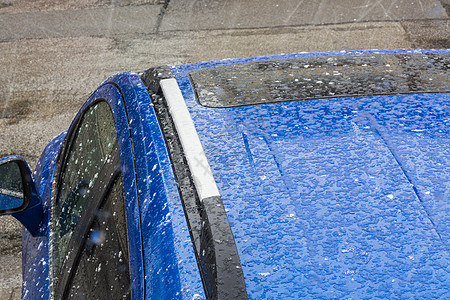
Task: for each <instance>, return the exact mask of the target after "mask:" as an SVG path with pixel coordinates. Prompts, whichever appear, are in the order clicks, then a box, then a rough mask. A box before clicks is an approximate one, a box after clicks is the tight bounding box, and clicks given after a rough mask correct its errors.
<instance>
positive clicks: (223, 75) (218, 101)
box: [189, 53, 450, 107]
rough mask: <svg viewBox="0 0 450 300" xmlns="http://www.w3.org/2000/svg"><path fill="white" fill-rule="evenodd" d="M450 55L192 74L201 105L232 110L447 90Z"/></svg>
mask: <svg viewBox="0 0 450 300" xmlns="http://www.w3.org/2000/svg"><path fill="white" fill-rule="evenodd" d="M449 68H450V55H449V54H446V53H441V54H383V55H379V54H378V55H377V54H370V55H352V56H328V57H326V56H325V57H301V58H294V59H286V60H276V61H264V62H255V63H246V64H239V65H229V66H220V67H213V68H205V69H199V70H195V71H192V72H190V73H189V75H190V78H191V80H192V83H193V85H194V88H195V93H196V95H197V98H198V101H199V102H200V104H202V105H204V106H208V107H232V106H241V105H251V104H263V103H272V102H282V101H298V100H313V99H320V98H334V97H354V96H373V95H390V94H409V93H435V92H436V93H439V92H448V91H450V84H449V82H450V72H449Z"/></svg>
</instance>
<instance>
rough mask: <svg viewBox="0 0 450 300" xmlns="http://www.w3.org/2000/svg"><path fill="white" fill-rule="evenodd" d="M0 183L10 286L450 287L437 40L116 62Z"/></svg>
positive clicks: (282, 290)
mask: <svg viewBox="0 0 450 300" xmlns="http://www.w3.org/2000/svg"><path fill="white" fill-rule="evenodd" d="M0 194H1V196H0V208H1V213H2V214H12V215H13V216H14V217H16V218H17V219H18V220H19V221H20V222H22V224H23V225H24V227H25V229H24V232H23V288H22V298H23V299H41V298H42V299H205V298H206V299H301V298H308V299H331V298H337V299H341V298H342V299H350V298H352V299H360V298H365V299H367V298H380V299H387V298H389V299H403V298H405V299H449V298H450V255H449V249H450V200H449V195H450V50H448V49H447V50H370V51H340V52H326V53H299V54H288V55H274V56H263V57H251V58H241V59H229V60H219V61H212V62H204V63H194V64H186V65H179V66H172V67H157V68H152V69H149V70H147V71H145V72H142V73H140V74H135V73H121V74H118V75H115V76H112V77H111V78H109V79H107V80H106V81H105V82H104V83H103V84H101V85H100V87H99V88H98V89H97V90H96V91H95V92H94V93H93V94H92V95H91V96H90V97H89V99H88V100H87V102H86V103H85V104H84V106H83V107H82V108H81V110H80V112H79V113H78V115H77V116H76V118H75V119H74V121H73V122H72V125H71V126H70V127H69V129H68V131H65V132H63V133H61V134H60V135H59V136H57V137H55V138H54V139H53V140H52V141H51V142H50V143H49V144H48V146H47V147H46V148H45V150H44V152H43V153H42V156H41V157H40V159H39V162H38V164H37V166H36V169H35V170H34V172H31V171H30V169H29V167H28V164H27V163H26V162H25V161H24V159H23V158H21V157H19V156H9V157H6V158H4V159H2V160H1V161H0Z"/></svg>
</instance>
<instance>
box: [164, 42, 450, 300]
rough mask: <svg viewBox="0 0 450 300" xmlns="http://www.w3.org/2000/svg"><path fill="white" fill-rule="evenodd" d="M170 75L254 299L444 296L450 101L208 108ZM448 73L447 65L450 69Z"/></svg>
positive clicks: (183, 73) (400, 98) (434, 96)
mask: <svg viewBox="0 0 450 300" xmlns="http://www.w3.org/2000/svg"><path fill="white" fill-rule="evenodd" d="M388 53H446V54H448V53H450V50H370V51H340V52H327V53H300V54H289V55H276V56H265V57H256V58H242V59H232V60H221V61H214V62H205V63H197V64H188V65H181V66H173V67H171V69H172V72H173V74H174V75H175V78H176V80H177V82H178V85H179V87H180V89H181V92H182V95H183V97H184V99H185V101H186V105H187V107H188V109H189V112H190V115H191V117H192V119H193V122H194V124H195V128H196V130H197V132H198V135H199V137H200V140H201V143H202V145H203V148H204V151H205V153H206V157H207V159H208V162H209V164H210V166H211V170H212V173H213V176H214V178H215V181H216V183H217V186H218V188H219V191H220V195H221V197H222V201H223V204H224V206H225V209H226V211H227V218H228V221H229V223H230V226H231V230H232V232H233V235H234V239H235V242H236V246H237V250H238V253H239V257H240V260H241V265H242V268H243V273H244V277H245V284H246V287H247V292H248V294H249V297H250V298H266V297H268V298H270V297H280V298H283V297H294V298H295V297H305V296H310V297H315V298H316V297H330V296H331V297H344V296H348V295H351V296H354V297H362V296H367V295H373V296H381V297H388V296H389V297H392V296H400V295H415V296H418V295H422V296H424V297H443V296H444V295H448V293H449V291H448V282H449V280H450V274H449V271H448V266H449V265H450V264H449V262H450V258H449V255H448V247H449V241H450V228H449V226H450V221H449V218H450V214H449V209H450V208H449V204H448V201H447V200H448V195H447V194H448V187H447V185H448V182H449V180H450V159H449V158H450V138H449V137H450V135H449V126H448V125H449V124H448V118H449V103H450V95H449V94H448V92H447V93H426V94H407V95H404V94H398V95H382V96H369V97H344V98H327V99H320V100H313V101H292V102H277V103H268V104H262V105H250V106H244V107H226V108H223V107H222V108H211V107H205V106H202V105H200V104H199V102H198V99H197V98H196V95H195V91H194V88H193V85H192V83H191V79H190V78H189V72H191V71H193V70H198V69H201V68H206V67H214V66H222V65H230V64H236V63H238V64H241V63H248V62H255V61H265V60H281V59H291V58H297V57H315V56H318V57H322V56H335V55H349V56H350V55H361V54H374V55H377V54H388ZM447 70H448V69H447Z"/></svg>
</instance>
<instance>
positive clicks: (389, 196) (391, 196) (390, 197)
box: [386, 194, 394, 199]
mask: <svg viewBox="0 0 450 300" xmlns="http://www.w3.org/2000/svg"><path fill="white" fill-rule="evenodd" d="M386 197H388V198H389V199H394V195H392V194H389V195H386Z"/></svg>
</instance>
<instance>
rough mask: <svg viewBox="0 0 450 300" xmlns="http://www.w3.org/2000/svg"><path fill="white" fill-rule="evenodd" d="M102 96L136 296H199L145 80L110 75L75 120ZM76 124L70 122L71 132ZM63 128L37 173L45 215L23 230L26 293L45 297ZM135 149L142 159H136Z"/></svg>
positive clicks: (25, 295) (192, 257)
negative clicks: (33, 229) (112, 133)
mask: <svg viewBox="0 0 450 300" xmlns="http://www.w3.org/2000/svg"><path fill="white" fill-rule="evenodd" d="M99 99H104V100H106V101H107V102H108V103H109V105H110V106H111V109H112V112H113V115H114V119H115V124H116V129H117V140H118V144H119V149H120V160H121V169H122V177H123V182H124V188H125V191H126V196H125V198H126V205H127V208H126V217H127V228H128V237H129V248H130V249H129V251H130V254H131V255H130V273H131V278H132V282H131V289H132V296H133V299H144V297H145V298H146V299H154V298H159V297H161V296H163V297H167V298H174V299H175V298H178V299H193V298H202V295H204V292H203V286H202V283H201V279H200V275H199V272H198V267H197V264H196V261H195V255H194V253H193V248H192V243H191V242H190V237H189V231H188V229H187V224H186V220H185V217H184V212H183V208H182V205H181V200H180V198H179V195H178V191H177V186H176V183H175V179H174V176H173V172H172V169H171V165H170V160H169V158H168V156H167V151H166V150H165V143H164V139H163V138H162V135H161V133H160V128H159V124H158V122H157V120H156V117H155V114H154V110H153V108H152V106H151V101H150V98H149V95H148V93H147V91H146V89H145V87H144V85H143V83H142V82H141V81H140V79H139V77H138V76H137V75H136V74H134V73H123V74H118V75H115V76H113V77H111V78H109V79H107V80H106V81H105V82H104V83H103V84H102V85H101V86H100V87H99V88H98V89H97V90H96V91H95V92H94V93H93V94H92V95H91V96H90V97H89V99H88V100H87V101H86V103H85V104H84V105H83V107H82V108H81V109H80V111H79V113H78V115H77V116H76V118H75V120H76V119H77V118H79V117H80V116H81V115H82V114H83V112H84V111H85V110H86V109H87V108H88V107H89V106H90V105H91V104H92V103H93V102H95V101H98V100H99ZM127 105H129V107H127ZM127 108H128V110H129V113H127V111H126V109H127ZM74 124H75V121H74V122H73V123H72V125H71V128H70V129H69V132H70V131H71V129H72V127H73V126H74ZM66 134H67V132H64V133H62V134H61V135H59V136H58V137H57V138H55V139H54V140H53V141H52V142H51V143H50V144H49V145H48V146H47V147H46V149H45V151H44V152H43V154H42V156H41V158H40V160H39V162H38V164H37V167H36V170H35V172H34V177H35V182H36V185H37V188H38V190H39V192H40V195H41V197H42V199H43V204H44V209H45V215H44V218H43V221H42V225H41V228H40V232H39V235H38V236H37V237H32V236H31V235H30V234H29V233H28V232H27V231H26V230H25V231H24V238H23V241H24V243H23V253H24V254H23V262H24V263H23V274H24V281H23V282H24V283H23V290H22V298H23V299H38V298H42V299H48V298H49V296H50V295H49V288H51V286H52V285H51V282H50V280H49V278H51V277H52V276H51V275H50V276H49V274H52V270H51V267H50V270H49V264H50V266H51V262H50V261H51V258H50V259H49V253H51V249H50V252H49V242H48V241H49V237H50V236H49V232H50V230H49V225H50V224H51V222H49V219H50V218H49V216H50V212H51V208H50V198H51V194H52V180H53V175H54V171H55V167H56V164H57V159H58V154H59V152H60V149H61V147H62V144H63V141H64V139H65V137H66ZM132 138H134V139H135V143H133V141H132ZM134 155H136V157H138V158H139V159H137V160H136V161H135V160H134ZM60 163H61V162H59V164H60ZM135 168H136V169H135ZM56 170H58V168H56ZM136 170H137V172H136ZM136 176H137V178H136ZM53 187H55V185H53ZM138 187H139V196H138ZM141 226H143V227H144V231H142V230H141ZM142 232H145V233H144V234H142ZM50 245H51V242H50ZM50 256H51V254H50ZM145 278H146V280H145Z"/></svg>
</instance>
